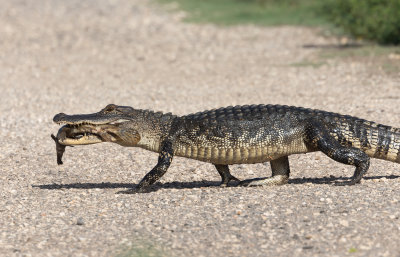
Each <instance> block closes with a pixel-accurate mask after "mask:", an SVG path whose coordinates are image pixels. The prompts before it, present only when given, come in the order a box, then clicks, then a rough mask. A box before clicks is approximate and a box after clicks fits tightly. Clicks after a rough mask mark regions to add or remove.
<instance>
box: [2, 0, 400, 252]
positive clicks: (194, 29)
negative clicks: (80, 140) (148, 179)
mask: <svg viewBox="0 0 400 257" xmlns="http://www.w3.org/2000/svg"><path fill="white" fill-rule="evenodd" d="M181 17H182V15H181V14H180V13H170V12H167V11H165V10H163V9H162V8H160V7H159V6H156V5H154V4H153V3H149V2H147V1H143V0H129V1H128V0H126V1H125V0H113V1H111V0H109V1H106V0H96V1H94V0H88V1H78V0H69V1H65V0H52V1H50V0H42V1H27V0H18V1H6V0H2V1H0V24H1V25H0V96H1V98H0V99H1V101H0V164H1V171H0V256H117V255H118V254H122V255H123V254H125V256H129V255H132V256H135V254H136V255H138V254H147V255H148V256H157V255H163V256H400V190H399V188H400V172H399V168H400V166H399V165H398V164H395V163H390V162H385V161H380V160H372V162H371V168H370V170H369V172H368V174H367V175H366V176H365V179H363V180H362V183H361V184H360V185H357V186H352V187H336V186H333V185H332V182H333V181H335V180H337V179H338V178H341V177H342V178H348V177H350V176H351V175H352V174H353V168H352V167H350V166H345V165H342V164H340V163H337V162H334V161H332V160H330V159H329V158H327V157H325V156H324V155H323V154H321V153H312V154H306V155H295V156H290V163H291V171H292V173H291V180H290V181H289V184H288V185H284V186H277V187H265V188H241V187H229V188H220V187H218V184H219V180H220V178H219V175H218V173H217V172H216V170H215V169H214V167H213V166H212V165H211V164H207V163H202V162H198V161H193V160H188V159H184V158H175V159H174V162H173V164H172V166H171V167H170V169H169V171H168V173H167V174H166V175H165V176H164V177H163V178H162V179H161V180H160V183H158V184H157V185H156V187H155V188H156V189H157V190H156V191H155V192H152V193H148V194H136V195H121V194H116V193H117V192H118V191H120V190H124V189H127V188H130V187H133V186H135V185H136V183H137V182H138V181H139V180H140V179H141V178H142V177H143V176H144V175H145V174H146V172H148V171H149V170H150V169H151V168H152V167H153V166H154V165H155V164H156V160H157V154H156V153H151V152H147V151H145V150H141V149H136V148H124V147H120V146H118V145H113V144H98V145H93V146H84V147H74V148H67V151H66V154H65V156H64V165H62V166H57V163H56V154H55V145H54V142H53V140H51V138H50V134H51V133H55V132H56V131H57V129H58V126H57V125H55V124H53V123H52V118H53V116H54V115H55V114H56V113H59V112H65V113H68V114H76V113H91V112H95V111H98V110H100V109H101V108H103V107H104V106H105V105H107V104H109V103H115V104H120V105H129V106H133V107H136V108H141V109H146V108H150V109H154V110H159V111H164V112H173V113H176V114H179V115H182V114H187V113H191V112H197V111H202V110H205V109H212V108H216V107H221V106H228V105H237V104H255V103H263V104H286V105H296V106H304V107H311V108H318V109H323V110H328V111H334V112H340V113H345V114H351V115H355V116H359V117H362V118H365V119H368V120H374V121H377V122H380V123H383V124H387V125H392V126H396V127H400V112H399V106H400V74H396V73H395V74H393V73H391V74H390V75H388V74H386V73H385V72H384V71H383V70H382V69H381V67H379V65H375V63H374V59H368V61H366V62H365V61H363V62H359V61H356V60H355V61H349V60H346V61H343V60H341V59H340V58H339V59H334V60H327V62H326V63H325V64H323V65H321V66H318V67H315V66H312V65H295V64H296V63H301V62H302V61H304V60H307V59H308V58H311V57H312V56H313V55H316V54H318V52H319V51H323V49H324V48H323V47H321V48H320V47H314V48H309V47H304V45H310V44H312V45H316V46H326V45H331V44H335V43H336V42H337V41H336V40H335V39H329V38H325V37H323V36H322V34H321V33H319V32H318V30H316V29H309V28H299V27H287V26H283V27H270V28H258V27H254V26H242V27H231V28H219V27H215V26H212V25H195V24H185V23H183V22H181V21H180V18H181ZM231 169H232V173H233V174H234V175H235V176H237V177H239V178H241V179H248V178H253V177H262V176H268V175H270V172H271V171H270V168H269V167H267V166H264V165H262V164H256V165H235V166H233V167H232V168H231Z"/></svg>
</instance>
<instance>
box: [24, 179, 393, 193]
mask: <svg viewBox="0 0 400 257" xmlns="http://www.w3.org/2000/svg"><path fill="white" fill-rule="evenodd" d="M382 178H384V179H398V178H400V176H395V175H390V176H370V177H364V178H363V179H365V180H372V179H382ZM259 179H262V178H259ZM350 179H351V178H349V177H335V176H330V177H324V178H306V177H303V178H295V179H290V180H289V184H306V183H311V184H334V183H335V182H336V181H338V180H350ZM255 180H258V179H255ZM237 185H238V183H232V186H237ZM136 186H137V184H134V183H72V184H44V185H32V187H33V188H39V189H47V190H60V189H107V188H110V189H112V188H124V189H125V188H126V189H129V188H134V187H136ZM219 186H220V182H219V181H207V180H203V181H192V182H167V183H159V182H158V183H156V184H154V185H153V186H152V190H151V192H154V191H157V190H159V189H167V188H175V189H193V188H204V187H219Z"/></svg>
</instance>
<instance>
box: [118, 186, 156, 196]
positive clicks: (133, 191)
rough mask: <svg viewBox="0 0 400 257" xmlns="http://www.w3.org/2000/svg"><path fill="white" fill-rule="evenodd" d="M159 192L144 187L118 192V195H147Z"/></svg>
mask: <svg viewBox="0 0 400 257" xmlns="http://www.w3.org/2000/svg"><path fill="white" fill-rule="evenodd" d="M155 191H157V190H156V189H154V188H151V187H144V188H143V187H142V188H138V187H134V188H130V189H128V190H122V191H118V192H117V194H145V193H151V192H155Z"/></svg>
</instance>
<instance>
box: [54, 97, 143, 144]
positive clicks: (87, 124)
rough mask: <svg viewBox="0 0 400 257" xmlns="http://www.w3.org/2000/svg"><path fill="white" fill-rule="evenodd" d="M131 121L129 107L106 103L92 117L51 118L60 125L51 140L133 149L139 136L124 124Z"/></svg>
mask: <svg viewBox="0 0 400 257" xmlns="http://www.w3.org/2000/svg"><path fill="white" fill-rule="evenodd" d="M133 119H135V110H134V109H133V108H132V107H128V106H118V105H114V104H109V105H107V106H106V107H105V108H104V109H102V110H101V111H99V112H96V113H92V114H77V115H67V114H64V113H59V114H57V115H56V116H54V118H53V121H54V122H55V123H57V124H59V125H63V126H62V127H61V128H60V129H59V131H58V133H57V136H56V137H54V136H53V139H54V140H55V141H56V143H57V142H58V143H59V144H61V145H64V146H73V145H88V144H96V143H101V142H114V143H118V144H122V145H125V146H135V145H136V144H137V142H138V141H139V140H140V136H139V134H138V132H137V131H135V130H134V129H133V128H132V126H131V124H128V123H129V122H130V121H132V120H133ZM127 137H128V138H127Z"/></svg>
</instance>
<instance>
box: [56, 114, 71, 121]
mask: <svg viewBox="0 0 400 257" xmlns="http://www.w3.org/2000/svg"><path fill="white" fill-rule="evenodd" d="M67 116H68V115H67V114H65V113H59V114H56V116H54V118H53V121H54V122H60V121H62V120H65V117H67Z"/></svg>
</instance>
